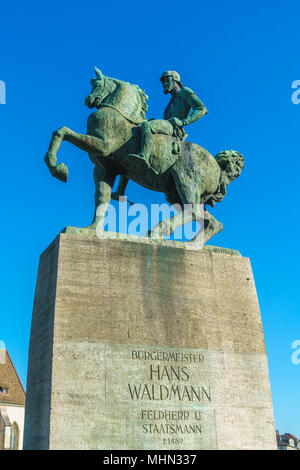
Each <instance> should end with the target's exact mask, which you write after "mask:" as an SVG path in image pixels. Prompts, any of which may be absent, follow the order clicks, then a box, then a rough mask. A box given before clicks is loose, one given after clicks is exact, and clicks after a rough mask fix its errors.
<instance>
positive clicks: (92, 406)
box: [24, 233, 276, 450]
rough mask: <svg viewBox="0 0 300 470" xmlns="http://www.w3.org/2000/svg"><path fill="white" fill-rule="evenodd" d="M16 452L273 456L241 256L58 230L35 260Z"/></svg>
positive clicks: (257, 323) (258, 328)
mask: <svg viewBox="0 0 300 470" xmlns="http://www.w3.org/2000/svg"><path fill="white" fill-rule="evenodd" d="M24 441H25V448H26V449H106V450H113V449H153V450H155V449H185V450H188V449H275V448H276V441H275V429H274V421H273V409H272V400H271V393H270V383H269V374H268V366H267V358H266V351H265V344H264V336H263V330H262V323H261V317H260V311H259V306H258V301H257V295H256V290H255V284H254V280H253V275H252V270H251V266H250V262H249V259H248V258H243V257H241V256H239V255H238V254H236V253H235V252H232V254H230V252H228V253H222V252H221V253H217V252H214V251H209V250H200V251H188V250H184V249H182V248H174V247H168V246H160V245H159V243H158V244H153V243H152V244H151V243H149V244H148V243H147V242H146V241H145V242H144V243H132V242H130V241H126V240H113V239H99V238H97V237H96V236H90V237H84V236H82V235H79V234H72V233H63V234H60V235H59V236H58V237H57V238H56V240H55V241H54V242H53V243H52V244H51V245H50V246H49V247H48V249H47V250H46V251H45V252H44V253H43V254H42V256H41V259H40V265H39V272H38V279H37V286H36V294H35V302H34V309H33V317H32V328H31V339H30V351H29V370H28V389H27V402H26V414H25V437H24Z"/></svg>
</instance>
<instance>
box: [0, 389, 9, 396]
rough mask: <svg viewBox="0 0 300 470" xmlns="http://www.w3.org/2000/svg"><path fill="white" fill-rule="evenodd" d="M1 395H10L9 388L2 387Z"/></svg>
mask: <svg viewBox="0 0 300 470" xmlns="http://www.w3.org/2000/svg"><path fill="white" fill-rule="evenodd" d="M0 395H8V388H5V387H0Z"/></svg>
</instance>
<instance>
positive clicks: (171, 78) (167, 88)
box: [160, 70, 182, 95]
mask: <svg viewBox="0 0 300 470" xmlns="http://www.w3.org/2000/svg"><path fill="white" fill-rule="evenodd" d="M160 81H161V83H162V86H163V89H164V94H165V95H166V94H167V93H170V92H171V91H172V90H173V88H174V86H175V84H177V85H178V86H179V88H182V83H181V81H180V75H179V73H178V72H175V70H167V71H166V72H164V73H163V74H162V75H161V77H160Z"/></svg>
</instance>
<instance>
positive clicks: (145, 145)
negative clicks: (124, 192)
mask: <svg viewBox="0 0 300 470" xmlns="http://www.w3.org/2000/svg"><path fill="white" fill-rule="evenodd" d="M160 81H161V83H162V86H163V89H164V94H165V95H167V94H168V93H170V94H171V95H172V98H171V100H170V102H169V104H168V106H167V107H166V109H165V112H164V119H150V120H149V121H144V122H143V123H142V126H141V131H142V149H141V153H140V155H139V157H140V158H143V159H144V160H145V161H146V163H147V164H148V165H149V158H150V155H151V150H152V145H153V137H152V135H153V134H165V135H171V136H173V137H176V138H177V139H178V140H184V139H185V138H186V137H187V134H186V133H185V132H184V129H183V127H184V126H186V125H188V124H191V123H193V122H195V121H198V119H200V118H201V117H202V116H204V115H205V114H207V109H206V107H205V106H204V104H203V103H202V101H201V100H200V99H199V98H198V97H197V96H196V94H195V93H194V92H193V90H191V89H190V88H188V87H183V86H182V83H181V82H180V76H179V74H178V73H177V72H175V71H174V70H168V71H167V72H164V73H163V74H162V76H161V77H160ZM191 109H192V110H193V112H192V113H191V115H190V116H189V114H190V111H191Z"/></svg>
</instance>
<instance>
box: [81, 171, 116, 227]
mask: <svg viewBox="0 0 300 470" xmlns="http://www.w3.org/2000/svg"><path fill="white" fill-rule="evenodd" d="M115 179H116V175H115V174H113V173H111V172H110V171H109V170H107V169H106V168H104V167H103V166H102V165H101V166H95V168H94V183H95V212H94V218H93V222H92V223H91V225H89V226H88V227H86V228H91V229H96V228H97V234H101V233H102V232H103V225H104V219H105V214H106V211H107V207H108V205H109V202H110V199H111V191H112V187H113V185H114V182H115Z"/></svg>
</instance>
